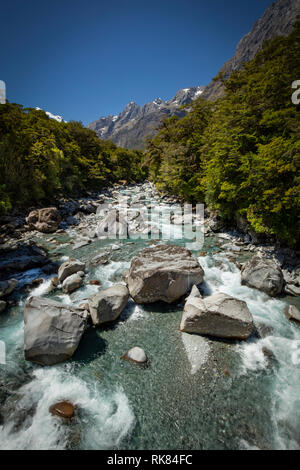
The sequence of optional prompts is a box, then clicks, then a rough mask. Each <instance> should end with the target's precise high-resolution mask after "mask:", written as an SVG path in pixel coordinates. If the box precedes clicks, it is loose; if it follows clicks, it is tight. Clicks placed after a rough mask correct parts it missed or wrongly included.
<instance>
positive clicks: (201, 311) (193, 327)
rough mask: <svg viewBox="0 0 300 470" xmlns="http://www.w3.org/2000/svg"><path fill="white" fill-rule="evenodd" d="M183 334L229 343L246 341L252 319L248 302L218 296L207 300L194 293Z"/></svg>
mask: <svg viewBox="0 0 300 470" xmlns="http://www.w3.org/2000/svg"><path fill="white" fill-rule="evenodd" d="M180 330H181V331H183V332H185V333H197V334H201V335H209V336H215V337H218V338H228V339H247V338H248V337H249V336H250V334H251V332H252V330H253V318H252V315H251V313H250V311H249V309H248V307H247V304H246V302H243V301H242V300H238V299H235V298H233V297H231V296H229V295H227V294H223V293H222V292H217V293H216V294H213V295H211V296H209V297H206V298H205V299H202V298H201V296H200V293H197V292H196V291H195V290H194V291H192V293H191V295H190V296H189V297H188V298H187V301H186V303H185V306H184V311H183V316H182V320H181V324H180Z"/></svg>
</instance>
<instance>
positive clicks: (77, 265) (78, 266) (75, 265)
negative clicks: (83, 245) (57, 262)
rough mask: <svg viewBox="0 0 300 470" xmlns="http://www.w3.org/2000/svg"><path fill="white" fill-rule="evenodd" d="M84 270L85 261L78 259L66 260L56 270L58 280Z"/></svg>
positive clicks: (61, 280) (60, 280)
mask: <svg viewBox="0 0 300 470" xmlns="http://www.w3.org/2000/svg"><path fill="white" fill-rule="evenodd" d="M84 270H85V263H82V262H81V261H79V260H78V259H74V260H70V261H66V262H65V263H63V264H62V265H61V266H60V268H59V270H58V280H59V282H63V281H64V280H65V279H66V278H67V277H69V276H71V275H72V274H75V273H78V272H80V271H84Z"/></svg>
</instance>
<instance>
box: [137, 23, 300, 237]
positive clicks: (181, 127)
mask: <svg viewBox="0 0 300 470" xmlns="http://www.w3.org/2000/svg"><path fill="white" fill-rule="evenodd" d="M299 57H300V22H299V21H298V22H297V23H296V26H295V28H294V30H293V32H292V33H291V34H290V35H289V36H287V37H278V38H275V39H273V40H272V41H268V42H266V43H265V44H264V47H263V49H262V51H261V52H260V53H258V54H257V56H256V57H255V59H253V60H251V61H250V62H248V63H247V64H246V65H245V66H244V68H243V69H242V70H241V71H238V72H234V73H233V74H232V75H231V77H230V79H229V80H228V81H226V82H225V87H226V93H225V96H224V97H223V98H221V99H219V100H218V101H217V102H215V103H209V102H207V101H205V100H203V98H201V97H200V98H198V99H197V100H196V101H195V102H194V104H193V109H192V111H191V113H189V114H188V115H187V116H186V117H184V118H182V119H179V118H177V117H176V116H174V117H172V118H170V119H167V120H165V121H164V122H163V123H162V125H161V129H160V132H159V134H158V135H157V136H156V137H154V138H153V139H152V140H151V141H149V142H148V146H147V150H146V154H145V165H146V166H147V167H148V168H149V172H150V178H151V179H152V180H153V181H154V182H155V183H156V185H157V187H158V188H159V189H161V190H163V191H166V192H170V193H175V194H178V195H180V196H182V198H185V199H189V200H192V201H194V202H196V201H197V202H203V201H205V202H206V203H207V204H208V205H209V206H210V207H211V208H212V209H216V210H219V213H220V215H221V217H223V218H224V219H227V220H234V219H235V218H236V217H238V216H239V217H241V216H243V217H244V218H245V221H247V223H248V224H249V225H250V227H251V228H252V229H253V230H255V231H256V232H258V233H262V234H266V235H270V236H272V237H273V238H276V239H279V240H281V241H282V242H284V243H288V244H289V245H292V246H296V245H297V243H299V234H300V224H299V216H300V172H299V170H300V109H299V108H300V106H299V105H297V106H296V105H294V104H293V103H292V101H291V95H292V93H293V90H292V87H291V85H292V82H293V81H294V80H296V79H300V61H299ZM218 78H220V77H218Z"/></svg>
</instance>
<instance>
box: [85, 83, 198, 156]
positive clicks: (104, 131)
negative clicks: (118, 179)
mask: <svg viewBox="0 0 300 470" xmlns="http://www.w3.org/2000/svg"><path fill="white" fill-rule="evenodd" d="M203 90H204V86H196V87H188V88H181V89H180V90H178V92H177V93H176V94H175V96H174V97H173V98H171V99H169V100H165V101H164V100H162V99H161V98H156V99H155V100H153V101H150V102H149V103H146V104H144V105H143V106H139V105H138V104H137V103H135V102H134V101H130V102H129V103H128V104H127V105H126V106H125V108H124V109H123V111H121V112H120V113H119V114H117V115H115V116H113V115H109V116H101V117H100V118H99V119H97V120H96V121H94V122H92V123H90V124H89V125H88V126H87V127H88V128H89V129H93V130H94V131H95V132H96V134H97V135H98V137H99V138H100V139H105V140H112V141H113V142H114V143H115V144H117V145H119V146H121V147H125V148H128V149H144V148H145V140H146V138H147V137H150V138H151V137H153V136H154V135H155V133H156V132H155V131H156V128H157V127H158V126H159V124H160V122H161V119H162V118H163V117H169V116H174V115H177V116H179V117H182V116H184V115H185V114H186V112H187V111H186V110H184V109H182V108H181V107H182V106H183V105H187V104H190V103H191V102H192V101H193V100H195V99H196V98H198V96H200V95H201V94H202V93H203Z"/></svg>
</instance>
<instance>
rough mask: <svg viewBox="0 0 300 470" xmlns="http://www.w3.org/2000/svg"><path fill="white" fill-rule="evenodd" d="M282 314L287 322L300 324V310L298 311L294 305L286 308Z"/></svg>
mask: <svg viewBox="0 0 300 470" xmlns="http://www.w3.org/2000/svg"><path fill="white" fill-rule="evenodd" d="M284 313H285V316H286V318H287V319H288V320H293V321H296V322H300V310H298V309H297V307H295V305H289V306H288V307H286V308H285V311H284Z"/></svg>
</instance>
